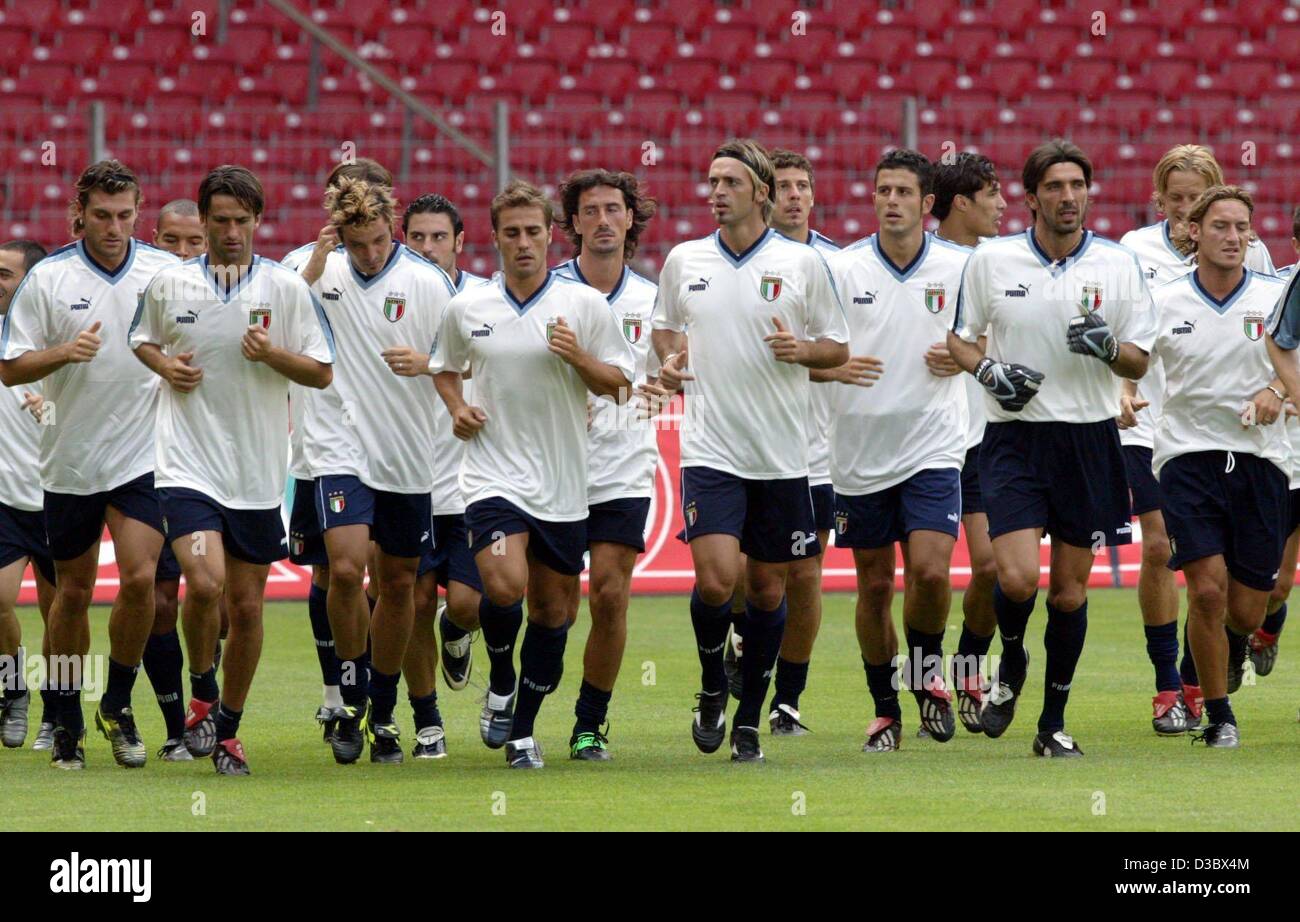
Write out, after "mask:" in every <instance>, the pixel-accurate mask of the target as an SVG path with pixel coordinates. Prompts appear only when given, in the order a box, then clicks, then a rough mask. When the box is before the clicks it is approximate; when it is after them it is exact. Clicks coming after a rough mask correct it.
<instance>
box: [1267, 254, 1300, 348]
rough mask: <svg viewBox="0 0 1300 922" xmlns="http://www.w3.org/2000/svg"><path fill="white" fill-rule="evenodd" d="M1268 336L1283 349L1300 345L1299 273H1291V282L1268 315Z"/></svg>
mask: <svg viewBox="0 0 1300 922" xmlns="http://www.w3.org/2000/svg"><path fill="white" fill-rule="evenodd" d="M1268 334H1269V336H1271V337H1273V342H1275V343H1277V344H1278V345H1279V346H1281V347H1282V348H1283V349H1294V348H1296V346H1298V345H1300V271H1297V272H1293V273H1291V280H1290V281H1289V282H1288V283H1287V286H1286V288H1285V289H1283V291H1282V297H1280V298H1278V301H1277V304H1276V306H1274V308H1273V313H1272V314H1271V315H1269V318H1268Z"/></svg>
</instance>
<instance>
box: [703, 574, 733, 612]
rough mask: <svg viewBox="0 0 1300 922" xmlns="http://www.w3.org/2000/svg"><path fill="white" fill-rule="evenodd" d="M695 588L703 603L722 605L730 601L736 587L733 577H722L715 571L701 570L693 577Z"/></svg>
mask: <svg viewBox="0 0 1300 922" xmlns="http://www.w3.org/2000/svg"><path fill="white" fill-rule="evenodd" d="M695 588H696V591H698V592H699V594H700V598H701V599H703V600H704V604H705V605H712V606H718V605H724V604H726V603H727V602H729V601H731V596H732V594H733V592H734V591H735V588H736V581H735V580H734V579H724V578H722V576H721V574H719V573H716V572H708V571H705V572H701V573H697V574H696V577H695Z"/></svg>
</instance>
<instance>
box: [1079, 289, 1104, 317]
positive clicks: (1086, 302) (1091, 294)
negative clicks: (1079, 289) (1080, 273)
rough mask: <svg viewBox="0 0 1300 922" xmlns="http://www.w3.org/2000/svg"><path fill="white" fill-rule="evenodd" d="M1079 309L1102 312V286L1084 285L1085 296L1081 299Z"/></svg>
mask: <svg viewBox="0 0 1300 922" xmlns="http://www.w3.org/2000/svg"><path fill="white" fill-rule="evenodd" d="M1079 307H1081V308H1083V309H1084V310H1085V311H1089V312H1091V311H1096V310H1101V286H1100V285H1084V286H1083V296H1082V297H1081V298H1080V299H1079Z"/></svg>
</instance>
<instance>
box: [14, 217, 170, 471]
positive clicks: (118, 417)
mask: <svg viewBox="0 0 1300 922" xmlns="http://www.w3.org/2000/svg"><path fill="white" fill-rule="evenodd" d="M179 263H180V260H179V259H177V258H176V257H175V256H173V255H172V254H171V253H167V252H165V251H163V250H158V249H155V248H154V247H151V246H149V245H148V244H146V243H141V242H140V241H138V240H131V241H130V243H129V249H128V252H127V255H126V259H125V260H124V261H123V263H122V265H121V266H120V267H119V268H118V270H117V272H115V273H112V274H110V273H109V272H107V271H106V270H105V269H104V268H103V267H102V266H99V265H97V264H95V263H94V262H93V261H92V260H91V258H90V256H89V255H88V254H87V253H86V249H85V244H84V243H82V242H80V241H79V242H77V243H74V244H69V245H68V246H66V247H63V248H62V249H59V250H55V251H54V252H53V253H51V254H50V255H49V256H47V257H46V258H45V259H43V260H41V261H40V262H39V263H37V264H36V265H35V266H33V267H32V271H31V272H29V273H28V274H27V277H26V278H25V279H23V281H22V284H21V285H20V286H19V287H18V290H17V291H16V292H15V293H14V297H13V301H12V302H11V303H10V306H9V313H8V314H6V315H5V322H4V331H3V333H0V357H3V358H5V359H15V358H17V357H18V356H20V355H22V354H24V353H26V352H39V351H42V350H45V349H49V348H52V347H54V346H60V345H63V344H64V343H70V342H72V341H73V340H75V339H76V338H77V334H79V333H80V332H81V331H83V330H87V329H89V328H90V327H91V326H92V325H93V324H95V323H96V322H98V323H100V324H101V327H100V330H99V338H100V339H101V340H102V345H101V346H100V348H99V352H98V354H96V356H95V358H94V359H93V360H91V361H89V362H84V363H80V364H69V365H64V366H63V367H62V368H60V369H59V370H58V371H56V372H54V373H53V374H51V375H49V376H48V377H46V378H45V379H44V381H43V382H42V387H43V389H44V393H45V401H46V405H47V406H48V407H50V408H51V409H50V412H53V413H54V414H55V417H54V418H55V420H56V423H55V425H52V426H42V427H41V434H40V435H41V485H42V486H43V487H44V489H46V490H48V491H50V492H51V493H65V494H71V495H74V496H88V495H90V494H92V493H102V492H104V491H107V490H112V489H114V488H116V487H119V486H121V485H122V484H124V483H129V482H131V481H132V480H135V479H136V478H137V477H141V476H143V475H145V474H147V473H149V472H150V471H152V470H153V469H154V452H153V443H154V413H155V412H156V410H157V406H158V389H159V388H158V377H157V376H156V375H155V374H154V373H153V372H151V371H150V370H149V369H148V368H146V367H145V366H144V365H143V364H142V363H141V362H140V361H139V360H137V359H136V357H135V356H134V355H133V354H132V352H131V349H130V347H129V346H128V345H127V335H128V333H129V331H130V328H131V321H132V319H133V318H134V317H135V312H136V307H137V305H138V303H139V300H140V295H141V293H142V292H143V291H144V289H145V286H146V285H148V284H149V281H150V279H152V278H153V277H154V275H156V274H157V273H158V272H159V271H160V270H162V269H165V268H166V267H168V266H174V265H178V264H179Z"/></svg>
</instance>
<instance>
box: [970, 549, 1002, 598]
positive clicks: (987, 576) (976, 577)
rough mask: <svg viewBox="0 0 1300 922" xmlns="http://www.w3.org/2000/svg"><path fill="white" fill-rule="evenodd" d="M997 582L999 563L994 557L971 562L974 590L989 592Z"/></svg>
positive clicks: (971, 579)
mask: <svg viewBox="0 0 1300 922" xmlns="http://www.w3.org/2000/svg"><path fill="white" fill-rule="evenodd" d="M997 581H998V562H997V561H996V560H994V559H993V557H992V556H988V557H982V558H980V559H979V560H972V561H971V571H970V582H971V588H972V589H975V590H978V591H984V592H989V591H991V590H992V589H993V584H994V583H996V582H997Z"/></svg>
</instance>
